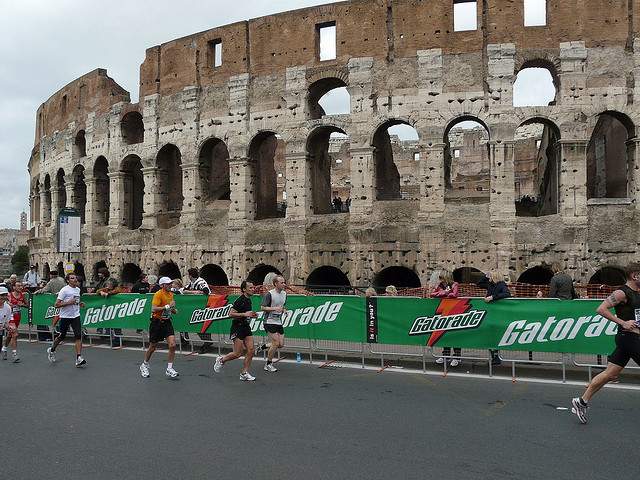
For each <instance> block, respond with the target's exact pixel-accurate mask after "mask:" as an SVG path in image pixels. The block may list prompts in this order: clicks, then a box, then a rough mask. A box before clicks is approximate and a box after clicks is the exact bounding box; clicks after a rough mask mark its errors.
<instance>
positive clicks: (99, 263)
mask: <svg viewBox="0 0 640 480" xmlns="http://www.w3.org/2000/svg"><path fill="white" fill-rule="evenodd" d="M101 268H106V269H107V270H108V269H109V267H107V262H105V261H104V260H99V261H97V262H96V263H94V265H93V271H92V274H93V283H96V282H97V281H98V270H100V269H101Z"/></svg>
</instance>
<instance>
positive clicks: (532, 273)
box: [518, 265, 553, 285]
mask: <svg viewBox="0 0 640 480" xmlns="http://www.w3.org/2000/svg"><path fill="white" fill-rule="evenodd" d="M552 277H553V270H551V268H549V267H547V266H545V265H539V266H537V267H531V268H529V269H527V270H525V271H524V272H522V273H521V274H520V276H519V277H518V283H528V284H529V285H549V282H550V281H551V278H552Z"/></svg>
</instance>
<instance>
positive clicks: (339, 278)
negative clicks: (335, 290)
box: [305, 265, 351, 293]
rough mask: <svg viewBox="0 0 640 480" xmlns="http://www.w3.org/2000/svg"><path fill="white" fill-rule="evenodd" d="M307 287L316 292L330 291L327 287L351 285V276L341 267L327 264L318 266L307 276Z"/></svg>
mask: <svg viewBox="0 0 640 480" xmlns="http://www.w3.org/2000/svg"><path fill="white" fill-rule="evenodd" d="M305 284H306V286H307V289H308V290H311V291H314V292H317V293H319V292H321V291H329V292H331V290H330V289H328V288H327V287H350V286H351V282H350V281H349V277H347V275H346V274H345V273H344V272H343V271H342V270H340V269H339V268H336V267H332V266H330V265H325V266H322V267H318V268H316V269H315V270H314V271H313V272H311V273H310V274H309V276H308V277H307V281H306V282H305Z"/></svg>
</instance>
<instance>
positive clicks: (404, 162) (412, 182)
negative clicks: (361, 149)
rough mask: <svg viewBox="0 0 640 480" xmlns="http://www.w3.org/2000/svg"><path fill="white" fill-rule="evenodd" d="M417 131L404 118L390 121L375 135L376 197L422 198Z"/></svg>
mask: <svg viewBox="0 0 640 480" xmlns="http://www.w3.org/2000/svg"><path fill="white" fill-rule="evenodd" d="M418 141H419V137H418V132H417V130H416V129H415V128H413V127H412V126H411V125H409V124H408V123H406V122H403V121H402V120H389V121H388V122H386V123H384V124H382V125H381V126H380V127H378V129H377V130H376V132H375V134H374V135H373V147H374V149H373V161H374V165H375V185H376V200H410V199H417V198H420V182H419V166H420V165H419V162H416V161H415V152H416V151H417V148H418Z"/></svg>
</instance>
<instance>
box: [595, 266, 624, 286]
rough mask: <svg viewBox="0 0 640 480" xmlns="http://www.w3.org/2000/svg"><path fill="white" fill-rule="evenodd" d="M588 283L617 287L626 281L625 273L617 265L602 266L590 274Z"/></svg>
mask: <svg viewBox="0 0 640 480" xmlns="http://www.w3.org/2000/svg"><path fill="white" fill-rule="evenodd" d="M589 283H592V284H595V285H609V286H612V287H618V286H620V285H624V284H625V283H627V275H626V274H625V272H624V270H623V269H621V268H619V267H602V268H601V269H600V270H597V271H596V273H594V274H593V275H592V276H591V278H590V279H589Z"/></svg>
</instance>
